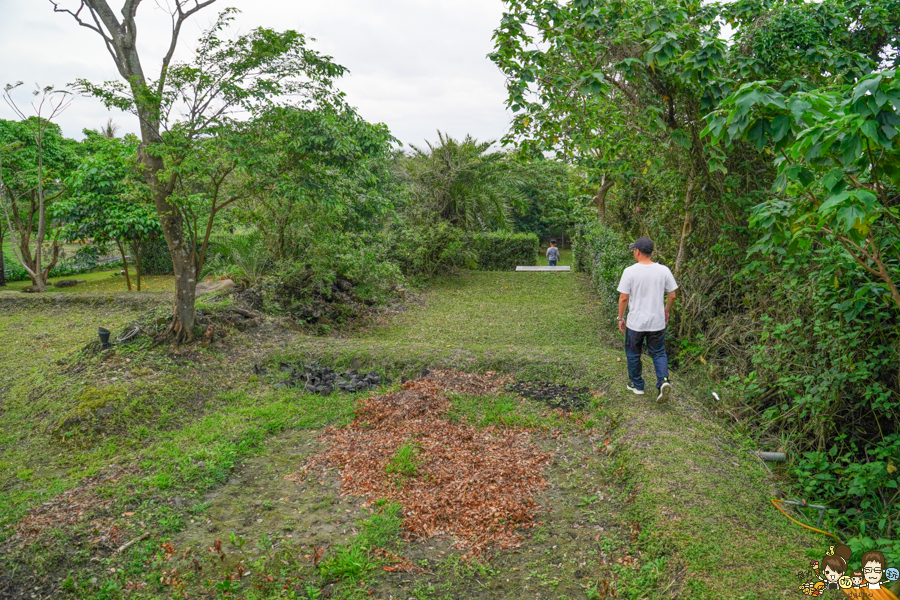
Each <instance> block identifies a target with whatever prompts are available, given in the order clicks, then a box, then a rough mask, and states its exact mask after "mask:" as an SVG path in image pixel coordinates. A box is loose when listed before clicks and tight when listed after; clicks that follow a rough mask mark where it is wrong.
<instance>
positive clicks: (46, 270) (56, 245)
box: [43, 232, 59, 284]
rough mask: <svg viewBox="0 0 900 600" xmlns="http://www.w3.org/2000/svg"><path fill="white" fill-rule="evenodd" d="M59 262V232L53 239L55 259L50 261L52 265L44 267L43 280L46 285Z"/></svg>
mask: <svg viewBox="0 0 900 600" xmlns="http://www.w3.org/2000/svg"><path fill="white" fill-rule="evenodd" d="M57 262H59V233H58V232H57V234H56V237H54V238H53V258H52V259H50V264H48V265H47V266H46V267H44V274H43V279H44V283H45V284H46V283H47V279H48V278H49V277H50V269H52V268H53V267H55V266H56V263H57Z"/></svg>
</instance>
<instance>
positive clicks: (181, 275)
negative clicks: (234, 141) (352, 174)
mask: <svg viewBox="0 0 900 600" xmlns="http://www.w3.org/2000/svg"><path fill="white" fill-rule="evenodd" d="M50 1H51V3H52V4H53V7H54V10H55V11H57V12H63V13H67V14H69V15H70V16H71V17H73V18H74V19H75V21H76V22H77V23H78V24H79V25H80V26H82V27H86V28H87V29H90V30H92V31H94V32H95V33H97V34H98V35H99V36H100V37H101V39H102V40H103V43H104V44H105V46H106V49H107V50H108V52H109V54H110V56H111V57H112V59H113V62H114V63H115V65H116V68H117V69H118V71H119V74H120V76H121V78H122V80H124V83H122V82H107V83H106V84H103V85H95V84H92V83H90V82H87V81H84V80H79V82H78V86H77V87H78V88H79V89H80V90H81V91H82V92H84V93H87V94H91V95H95V96H97V97H99V98H101V99H102V100H103V101H104V102H105V103H106V104H107V105H108V106H116V107H118V108H121V109H125V110H129V111H131V112H132V113H134V114H135V115H136V116H137V117H138V120H139V123H140V130H141V142H142V147H141V150H140V161H141V163H142V165H143V168H144V176H145V178H146V181H147V183H148V185H149V187H150V193H151V197H152V198H153V202H154V204H155V206H156V210H157V213H158V216H159V220H160V225H161V227H162V230H163V233H164V235H165V238H166V243H167V245H168V247H169V252H170V253H171V255H172V264H173V267H174V270H175V282H176V293H175V305H174V308H173V313H174V314H173V319H172V323H171V326H170V328H169V331H170V332H171V333H172V334H173V336H174V339H175V341H177V342H184V341H188V340H190V339H191V338H192V327H193V324H194V316H195V315H194V299H195V293H196V284H197V279H198V275H199V266H198V265H199V262H200V255H199V252H200V249H199V247H198V240H197V238H196V237H195V236H191V235H190V233H189V231H188V229H187V227H186V224H185V217H184V214H185V211H184V210H183V208H181V207H179V206H178V205H177V203H178V201H179V196H178V195H176V194H175V192H176V190H177V189H178V187H179V183H180V177H181V173H180V167H181V165H182V164H183V163H185V161H188V160H189V157H190V156H191V155H192V153H194V152H195V144H196V143H197V142H198V141H200V140H202V139H203V138H208V137H210V136H214V135H215V134H216V131H217V130H218V129H219V128H221V127H227V126H228V125H229V124H230V123H231V122H233V121H234V120H235V119H236V118H238V116H239V113H242V114H246V113H247V112H250V113H253V112H256V111H258V110H259V109H261V108H263V107H268V106H270V105H272V104H273V103H274V102H275V101H276V100H277V99H278V98H285V97H288V96H293V97H295V98H297V97H299V98H302V99H303V100H302V101H304V102H306V103H330V102H337V101H339V98H338V94H336V93H335V92H334V91H333V88H332V80H333V78H335V77H339V76H340V75H342V74H343V73H344V68H343V67H341V66H339V65H336V64H334V63H333V62H332V61H331V60H330V58H329V57H327V56H324V55H322V54H319V53H317V52H315V51H313V50H310V49H309V48H307V46H306V38H305V37H304V36H303V35H301V34H299V33H297V32H296V31H285V32H276V31H273V30H271V29H263V28H259V29H254V30H252V31H251V32H250V33H248V34H245V35H241V36H239V37H237V38H235V39H234V40H230V41H229V40H227V39H225V37H224V35H223V30H224V29H225V28H226V26H227V25H228V23H229V21H230V20H231V19H232V15H233V13H234V12H235V11H234V10H226V11H224V12H223V13H222V14H221V15H220V17H219V19H218V20H217V21H216V23H215V25H214V26H213V27H212V28H211V29H210V30H209V31H208V32H206V34H204V36H203V37H202V38H201V40H200V42H199V44H198V46H197V48H196V50H195V53H194V60H193V61H192V63H191V64H177V63H173V57H174V55H175V50H176V47H177V45H178V40H179V35H180V33H181V28H182V26H183V25H184V23H185V22H186V21H187V20H188V19H189V18H190V17H191V16H192V15H194V14H196V13H197V12H199V11H201V10H203V9H204V8H206V7H208V6H210V5H211V4H213V2H214V1H215V0H206V1H200V0H174V2H173V3H171V4H169V5H168V6H170V7H171V8H172V12H171V29H170V31H169V43H168V49H167V50H166V54H165V56H163V58H162V63H161V66H160V70H159V73H158V75H156V76H155V77H152V76H150V75H148V74H147V73H146V72H145V70H144V60H143V58H144V57H142V56H141V55H140V54H139V52H138V47H137V36H138V20H137V13H138V9H139V7H140V5H141V0H124V2H123V5H122V9H121V11H120V14H121V16H118V15H117V14H116V13H115V12H114V11H113V9H112V7H111V6H110V5H109V3H108V2H107V1H106V0H81V2H80V3H79V4H78V7H77V8H66V7H64V6H62V5H61V3H60V2H57V1H55V0H50Z"/></svg>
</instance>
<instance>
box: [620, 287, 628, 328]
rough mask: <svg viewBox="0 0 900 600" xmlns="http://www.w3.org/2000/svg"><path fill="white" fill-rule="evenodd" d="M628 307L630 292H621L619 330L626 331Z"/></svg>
mask: <svg viewBox="0 0 900 600" xmlns="http://www.w3.org/2000/svg"><path fill="white" fill-rule="evenodd" d="M626 308H628V294H623V293H621V292H620V293H619V331H621V332H622V333H625V309H626Z"/></svg>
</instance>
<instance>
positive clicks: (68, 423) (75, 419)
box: [62, 417, 81, 429]
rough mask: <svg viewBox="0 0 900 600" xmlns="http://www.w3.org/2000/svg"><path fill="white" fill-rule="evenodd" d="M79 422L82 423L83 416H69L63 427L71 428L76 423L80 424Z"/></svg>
mask: <svg viewBox="0 0 900 600" xmlns="http://www.w3.org/2000/svg"><path fill="white" fill-rule="evenodd" d="M79 423H81V417H69V418H68V419H66V420H65V421H63V423H62V428H63V429H69V428H70V427H74V426H75V425H78V424H79Z"/></svg>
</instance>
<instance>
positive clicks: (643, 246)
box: [628, 237, 653, 256]
mask: <svg viewBox="0 0 900 600" xmlns="http://www.w3.org/2000/svg"><path fill="white" fill-rule="evenodd" d="M635 248H637V249H638V250H640V251H641V253H642V254H647V255H648V256H649V255H650V254H653V242H651V241H650V238H645V237H642V238H638V239H636V240H634V242H633V243H631V244H628V249H629V250H634V249H635Z"/></svg>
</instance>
